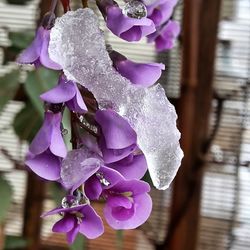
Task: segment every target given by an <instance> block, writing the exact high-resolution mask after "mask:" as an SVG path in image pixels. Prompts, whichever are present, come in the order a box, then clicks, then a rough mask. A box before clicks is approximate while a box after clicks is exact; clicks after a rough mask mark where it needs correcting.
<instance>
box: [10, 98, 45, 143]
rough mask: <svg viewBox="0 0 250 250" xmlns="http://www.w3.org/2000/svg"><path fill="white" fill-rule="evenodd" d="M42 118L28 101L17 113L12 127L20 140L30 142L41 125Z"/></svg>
mask: <svg viewBox="0 0 250 250" xmlns="http://www.w3.org/2000/svg"><path fill="white" fill-rule="evenodd" d="M41 124H42V118H41V116H40V115H39V113H38V112H37V110H36V109H35V108H34V107H33V105H32V104H31V103H30V102H27V103H26V105H25V106H24V107H23V109H21V111H20V112H19V113H17V115H16V117H15V119H14V122H13V127H14V130H15V132H16V134H17V135H18V137H19V139H20V140H21V141H28V142H31V141H32V140H33V138H34V137H35V135H36V133H37V131H38V130H39V128H40V127H41Z"/></svg>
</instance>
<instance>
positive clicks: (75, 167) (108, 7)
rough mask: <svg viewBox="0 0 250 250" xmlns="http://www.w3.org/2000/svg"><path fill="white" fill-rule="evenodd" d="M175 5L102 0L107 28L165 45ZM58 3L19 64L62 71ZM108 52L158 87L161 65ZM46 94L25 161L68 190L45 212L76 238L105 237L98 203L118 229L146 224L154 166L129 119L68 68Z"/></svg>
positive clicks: (137, 78) (123, 69)
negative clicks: (66, 127) (53, 47)
mask: <svg viewBox="0 0 250 250" xmlns="http://www.w3.org/2000/svg"><path fill="white" fill-rule="evenodd" d="M54 2H56V1H54ZM61 2H62V4H63V7H64V10H65V12H66V11H68V10H70V7H69V2H70V1H61ZM175 5H176V1H173V0H156V1H154V2H153V3H152V4H148V5H147V4H145V5H144V4H143V3H142V2H138V1H132V2H128V3H127V4H126V5H125V7H124V9H123V10H122V9H121V8H120V7H119V6H118V4H117V3H116V2H114V1H113V0H97V6H98V7H99V9H100V11H101V13H102V14H103V16H104V18H105V20H106V22H107V26H108V28H109V29H110V30H111V31H112V32H113V33H114V34H115V35H117V36H119V37H120V38H122V39H124V40H126V41H138V40H140V39H141V38H142V37H145V36H148V38H149V39H151V40H155V42H156V45H157V48H158V49H159V50H161V49H166V48H168V49H169V48H171V47H172V45H173V40H174V38H175V37H176V36H177V35H178V33H179V30H178V28H177V26H178V25H177V24H176V23H174V22H173V21H171V20H169V19H170V17H171V15H172V12H173V8H174V6H175ZM52 6H54V7H53V9H51V11H50V12H49V13H48V14H47V15H46V16H45V17H44V20H43V22H42V25H41V26H40V27H39V28H38V30H37V33H36V36H35V39H34V41H33V42H32V44H31V45H30V46H29V47H28V48H27V49H26V50H24V51H23V52H22V53H21V54H20V56H19V57H18V59H17V61H18V62H19V63H21V64H34V65H35V67H41V66H44V67H46V68H49V69H54V70H62V67H61V66H60V65H59V64H57V63H55V62H53V61H52V60H51V58H50V56H49V53H48V46H49V42H50V32H51V28H52V27H53V24H54V21H55V15H54V8H55V5H53V4H52ZM131 6H132V7H131ZM170 30H171V31H170ZM160 36H161V37H160ZM164 39H165V40H164ZM163 40H164V41H165V42H164V41H163ZM83 49H84V48H83ZM107 50H108V52H109V56H110V58H111V60H112V62H113V67H114V69H115V70H117V71H118V72H119V73H120V74H121V75H122V76H123V77H125V78H127V79H128V80H129V82H130V83H131V84H134V85H137V86H138V87H140V88H146V87H150V86H152V85H153V84H154V83H155V82H156V81H157V80H158V79H159V78H160V76H161V72H162V70H164V69H165V66H164V65H163V64H159V63H148V64H144V63H136V62H132V61H130V60H129V59H127V58H126V57H125V56H123V55H121V54H120V53H118V52H117V51H114V50H112V49H110V48H107ZM40 98H41V100H42V101H44V103H45V105H44V106H45V113H44V122H43V124H42V127H41V128H40V130H39V131H38V133H37V135H36V136H35V138H34V139H33V141H32V143H31V145H30V147H29V151H28V153H27V156H26V162H25V163H26V165H27V166H28V167H29V169H30V170H32V171H33V172H34V173H36V174H37V175H38V176H40V177H41V178H43V179H45V180H48V181H56V182H58V183H60V184H61V186H62V188H64V189H65V190H66V192H67V195H66V196H65V197H64V198H63V200H62V203H61V205H60V206H59V207H58V208H56V209H53V210H52V211H49V212H46V213H44V214H43V215H42V217H45V216H49V215H54V214H59V215H61V216H62V218H61V219H60V220H59V221H58V222H56V223H55V225H54V226H53V228H52V231H53V232H59V233H65V234H66V235H67V240H68V242H69V243H70V244H71V243H72V242H73V241H74V239H75V237H76V235H77V234H78V233H81V234H83V235H85V236H86V237H87V238H89V239H94V238H96V237H99V236H100V235H101V234H102V233H103V232H104V227H103V223H102V219H101V217H100V216H99V215H97V213H96V212H95V210H94V208H93V207H92V202H93V201H101V202H104V203H105V205H104V211H103V213H104V218H105V219H106V221H107V223H108V224H109V225H110V226H111V227H112V228H114V229H134V228H136V227H138V226H140V225H142V224H143V223H144V222H145V221H146V220H147V219H148V217H149V215H150V213H151V210H152V201H151V198H150V196H149V194H148V193H149V191H150V186H149V184H148V183H146V182H144V181H142V180H141V179H142V177H143V176H144V175H145V173H146V171H147V168H148V167H147V161H146V158H145V155H144V154H143V152H142V150H141V149H140V147H139V145H138V140H137V134H136V132H135V130H134V129H133V128H132V127H131V125H130V123H129V121H127V120H126V119H125V118H123V117H122V116H121V115H120V114H118V113H117V112H115V110H114V109H112V105H111V106H109V105H106V106H105V108H102V107H101V105H99V103H97V101H96V100H95V98H94V96H93V95H92V94H91V93H90V92H89V91H88V90H87V89H86V88H84V87H83V86H81V85H80V84H78V83H77V82H74V81H72V80H69V79H67V77H66V75H65V74H64V73H63V71H61V74H60V76H59V80H58V85H57V86H56V87H54V88H52V89H50V90H49V91H47V92H45V93H43V94H42V95H41V96H40ZM66 108H67V109H68V110H69V111H70V113H71V123H72V128H71V130H72V139H71V142H72V149H71V150H68V149H67V147H66V144H65V139H64V136H63V134H64V133H63V123H62V118H63V115H64V110H65V109H66Z"/></svg>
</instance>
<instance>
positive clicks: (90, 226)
mask: <svg viewBox="0 0 250 250" xmlns="http://www.w3.org/2000/svg"><path fill="white" fill-rule="evenodd" d="M66 198H67V200H69V199H70V198H71V197H70V196H68V197H66ZM54 214H61V215H62V216H63V218H62V219H60V220H59V221H57V222H56V223H55V224H54V226H53V228H52V231H53V232H56V233H65V234H66V235H67V240H68V243H69V244H72V243H73V242H74V240H75V238H76V236H77V234H78V233H80V234H83V235H84V236H85V237H87V238H88V239H95V238H97V237H99V236H100V235H102V234H103V232H104V227H103V223H102V220H101V218H100V216H98V215H97V213H96V212H95V210H94V209H93V208H92V207H91V206H90V205H88V204H83V205H76V206H73V207H68V208H63V207H59V208H56V209H53V210H51V211H49V212H47V213H45V214H43V215H42V217H46V216H49V215H54Z"/></svg>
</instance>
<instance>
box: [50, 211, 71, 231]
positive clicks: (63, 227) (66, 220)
mask: <svg viewBox="0 0 250 250" xmlns="http://www.w3.org/2000/svg"><path fill="white" fill-rule="evenodd" d="M74 225H75V218H74V216H72V215H69V214H66V215H65V216H64V217H63V218H62V219H61V220H59V221H57V222H56V223H55V224H54V226H53V228H52V231H53V232H56V233H67V232H69V231H71V230H72V229H73V227H74Z"/></svg>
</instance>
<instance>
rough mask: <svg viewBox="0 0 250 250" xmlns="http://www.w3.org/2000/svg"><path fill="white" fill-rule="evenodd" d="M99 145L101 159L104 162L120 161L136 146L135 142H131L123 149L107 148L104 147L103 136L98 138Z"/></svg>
mask: <svg viewBox="0 0 250 250" xmlns="http://www.w3.org/2000/svg"><path fill="white" fill-rule="evenodd" d="M99 146H100V148H101V151H102V155H103V160H104V162H105V163H106V164H109V163H113V162H117V161H120V160H122V159H124V158H125V157H127V156H128V155H130V154H131V153H133V152H134V151H135V150H136V149H137V148H138V147H137V145H136V144H132V145H131V146H129V147H126V148H123V149H108V148H106V143H105V141H104V138H101V139H100V141H99Z"/></svg>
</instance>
